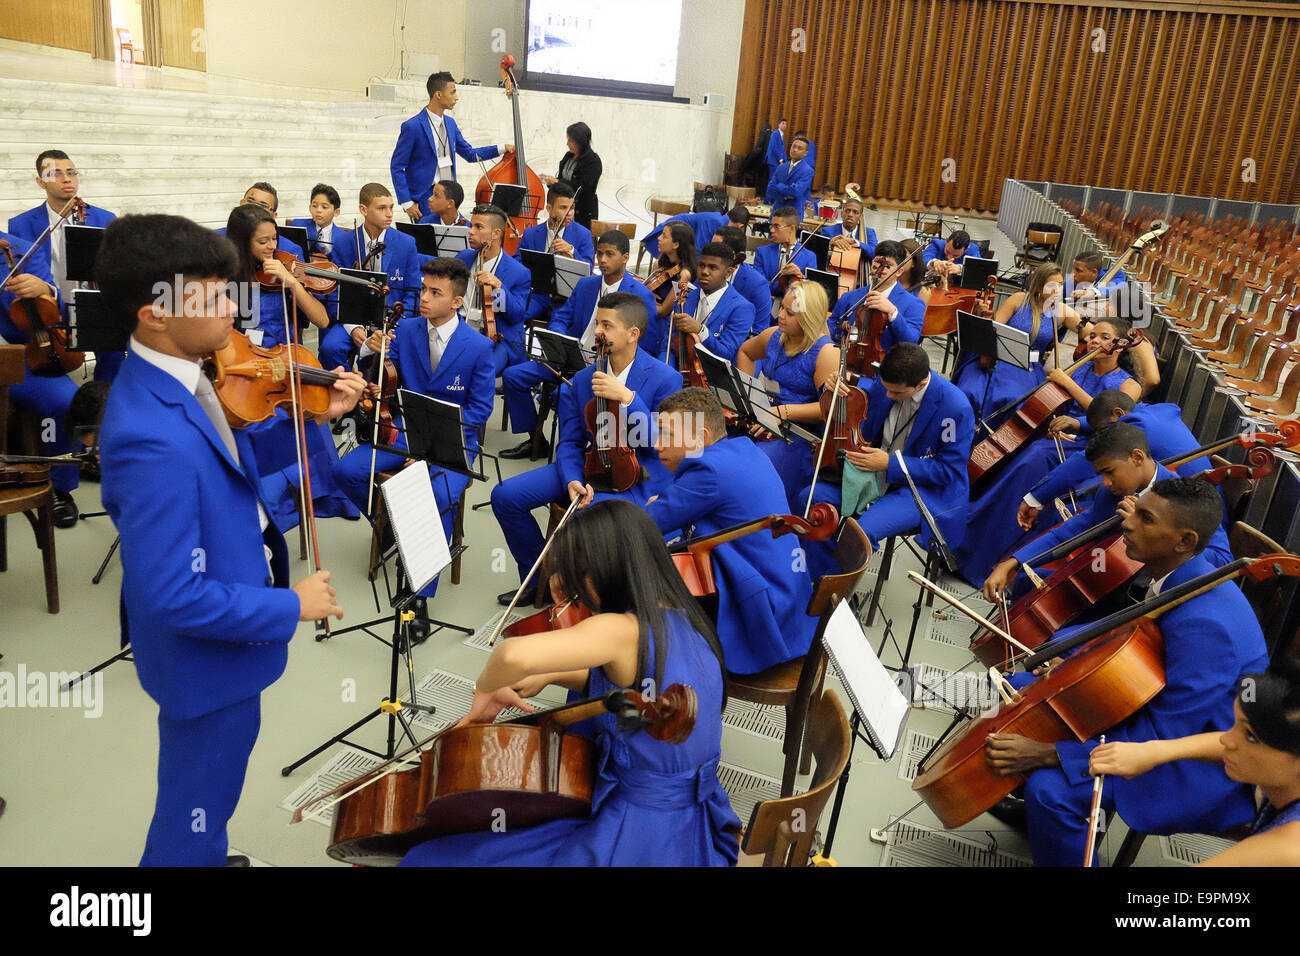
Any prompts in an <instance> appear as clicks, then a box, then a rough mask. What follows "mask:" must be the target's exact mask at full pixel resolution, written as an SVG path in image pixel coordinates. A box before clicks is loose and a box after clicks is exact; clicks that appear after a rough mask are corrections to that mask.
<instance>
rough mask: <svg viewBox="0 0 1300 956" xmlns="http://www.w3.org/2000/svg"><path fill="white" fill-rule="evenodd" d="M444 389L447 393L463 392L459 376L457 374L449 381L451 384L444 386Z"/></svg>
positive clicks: (463, 387)
mask: <svg viewBox="0 0 1300 956" xmlns="http://www.w3.org/2000/svg"><path fill="white" fill-rule="evenodd" d="M444 387H445V388H446V389H447V391H449V392H463V391H465V386H464V385H462V384H461V383H460V375H459V374H458V375H457V376H456V377H455V378H454V379H452V380H451V384H449V385H446V386H444Z"/></svg>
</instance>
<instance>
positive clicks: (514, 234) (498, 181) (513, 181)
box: [474, 53, 546, 256]
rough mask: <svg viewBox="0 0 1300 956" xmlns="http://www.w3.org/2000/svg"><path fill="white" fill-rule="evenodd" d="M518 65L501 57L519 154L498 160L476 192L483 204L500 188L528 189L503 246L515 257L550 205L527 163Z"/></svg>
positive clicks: (537, 177) (539, 179) (543, 187)
mask: <svg viewBox="0 0 1300 956" xmlns="http://www.w3.org/2000/svg"><path fill="white" fill-rule="evenodd" d="M514 65H515V58H514V57H513V56H511V55H510V54H509V53H507V54H506V55H505V56H503V57H501V79H502V81H503V82H504V83H505V89H506V96H508V97H509V98H510V105H511V107H512V108H513V110H514V122H515V151H514V152H513V153H511V154H509V155H507V156H502V157H501V158H500V159H499V160H497V164H496V165H495V166H493V167H492V168H491V169H489V170H488V171H487V174H486V175H484V176H482V177H480V178H479V181H478V185H477V186H476V187H475V189H474V201H475V202H476V203H479V204H482V203H488V202H491V201H492V190H493V189H494V188H495V187H496V186H498V185H507V186H526V187H528V195H527V196H525V197H524V201H523V204H522V205H521V206H520V209H519V215H518V216H511V217H510V221H509V224H508V225H507V226H506V234H505V239H504V242H503V243H502V244H503V246H504V247H505V250H506V252H507V253H508V254H510V255H512V256H513V255H514V254H515V252H516V251H517V250H518V249H519V240H520V239H522V238H523V235H524V230H525V229H527V228H528V227H529V226H535V225H536V224H537V221H538V219H539V217H540V215H541V210H542V208H543V207H544V206H545V205H546V187H545V186H543V185H542V180H541V177H539V176H538V175H537V173H535V172H533V169H532V167H531V166H529V165H528V164H527V163H526V162H525V161H524V134H523V125H522V123H521V121H520V119H519V97H518V95H517V94H518V92H519V89H518V84H517V83H516V82H515V77H514V72H513V68H514Z"/></svg>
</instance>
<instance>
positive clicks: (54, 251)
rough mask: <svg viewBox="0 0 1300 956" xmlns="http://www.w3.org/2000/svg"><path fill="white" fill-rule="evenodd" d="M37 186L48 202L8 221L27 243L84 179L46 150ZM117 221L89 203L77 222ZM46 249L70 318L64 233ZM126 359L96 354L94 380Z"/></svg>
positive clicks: (63, 157) (105, 377)
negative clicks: (84, 214)
mask: <svg viewBox="0 0 1300 956" xmlns="http://www.w3.org/2000/svg"><path fill="white" fill-rule="evenodd" d="M36 184H37V185H38V186H40V187H41V190H42V191H43V192H44V193H45V202H43V203H41V204H40V205H39V206H37V207H35V208H34V209H29V210H27V211H26V212H24V213H21V214H19V215H17V216H14V217H13V218H12V219H10V220H9V232H10V234H12V235H15V236H17V237H18V238H19V239H22V240H24V241H26V242H28V243H34V242H36V240H37V239H39V238H40V237H41V234H42V233H44V232H45V230H46V229H48V228H50V227H51V226H53V225H55V224H57V223H59V222H60V221H61V217H60V216H59V213H60V212H62V211H63V210H64V208H65V207H67V205H68V201H69V200H71V199H72V198H73V197H75V196H76V195H77V193H78V192H79V191H80V189H81V178H80V174H79V173H78V172H77V167H76V165H75V164H74V163H73V162H72V160H71V159H70V158H69V157H68V154H67V153H65V152H63V150H61V149H47V150H45V151H44V152H42V153H41V154H40V155H39V156H37V157H36ZM116 218H117V216H116V215H114V214H113V213H111V212H109V211H108V210H107V209H101V208H100V207H98V206H92V205H91V204H90V203H86V216H85V219H84V220H80V221H78V224H79V225H82V226H97V227H103V226H107V225H108V224H109V223H110V222H112V221H113V220H114V219H116ZM67 221H68V222H73V221H74V212H73V211H69V216H68V219H67ZM45 249H46V259H47V260H48V261H49V266H50V275H51V277H52V278H53V280H54V287H55V288H56V289H58V290H59V302H60V305H61V306H62V308H63V313H64V318H67V309H68V306H70V305H71V304H72V293H73V291H74V290H75V289H76V288H77V287H78V286H79V285H80V283H78V282H69V281H68V264H67V244H66V240H65V239H64V238H63V235H62V230H60V231H59V232H56V233H54V234H53V235H51V236H50V239H49V243H48V246H47V247H45ZM125 357H126V353H124V352H102V353H98V354H96V355H95V380H96V381H100V382H111V381H112V380H113V377H114V376H115V375H117V370H118V369H119V368H120V367H121V365H122V359H124V358H125ZM61 470H63V471H67V470H68V469H66V468H65V469H61Z"/></svg>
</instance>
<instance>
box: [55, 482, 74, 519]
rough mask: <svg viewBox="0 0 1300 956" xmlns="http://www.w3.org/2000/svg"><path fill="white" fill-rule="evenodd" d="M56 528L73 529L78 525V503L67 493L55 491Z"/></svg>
mask: <svg viewBox="0 0 1300 956" xmlns="http://www.w3.org/2000/svg"><path fill="white" fill-rule="evenodd" d="M53 510H54V527H56V528H71V527H72V526H73V525H75V524H76V523H77V503H76V502H75V501H73V500H72V495H70V494H68V493H67V492H66V491H59V490H58V489H57V488H56V489H55V490H54V509H53Z"/></svg>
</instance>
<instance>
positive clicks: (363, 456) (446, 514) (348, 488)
mask: <svg viewBox="0 0 1300 956" xmlns="http://www.w3.org/2000/svg"><path fill="white" fill-rule="evenodd" d="M394 447H401V448H405V447H406V436H405V435H401V434H399V435H398V436H397V443H396V445H395V446H394ZM370 451H371V449H370V448H369V447H368V446H366V445H361V446H360V447H358V448H354V449H353V450H352V451H350V452H348V453H347V454H346V455H345V456H344V457H343V458H342V460H340V461H339V467H338V483H339V486H340V487H341V488H342V489H343V491H344V493H345V494H346V495H347V496H348V497H349V498H351V499H352V502H353V503H354V504H355V505H356V506H357V507H358V508H359V509H361V513H362V514H365V509H366V494H367V491H368V486H369V483H370ZM404 461H405V459H404V458H402V457H400V456H398V455H395V454H393V453H392V452H391V451H377V452H375V474H379V472H381V471H390V470H393V471H395V470H397V469H399V468H401V467H402V464H403V462H404ZM429 478H430V481H431V483H432V485H433V497H434V500H435V501H436V502H437V503H438V511H439V513H440V514H441V515H442V531H443V534H445V535H446V536H447V540H448V541H451V532H452V524H453V519H454V518H455V512H454V510H453V508H454V507H455V505H456V503H457V502H459V501H460V496H461V494H462V493H463V492H464V491H465V488H466V486H467V485H468V484H469V476H468V475H461V474H458V473H456V472H454V471H445V470H444V469H441V468H435V469H432V470H431V471H430V472H429ZM379 495H380V491H379V489H378V488H376V489H375V500H376V501H378V499H379ZM437 593H438V579H437V578H436V577H435V578H434V579H433V581H431V582H430V583H429V585H428V586H427V587H426V588H424V590H422V591H421V592H420V596H421V597H425V598H431V597H433V596H434V595H435V594H437Z"/></svg>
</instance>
